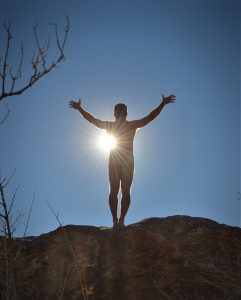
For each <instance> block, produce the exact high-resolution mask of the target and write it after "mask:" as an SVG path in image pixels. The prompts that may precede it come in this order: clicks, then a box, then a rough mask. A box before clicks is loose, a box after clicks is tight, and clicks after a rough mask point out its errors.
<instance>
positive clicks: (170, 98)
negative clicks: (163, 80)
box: [162, 95, 176, 105]
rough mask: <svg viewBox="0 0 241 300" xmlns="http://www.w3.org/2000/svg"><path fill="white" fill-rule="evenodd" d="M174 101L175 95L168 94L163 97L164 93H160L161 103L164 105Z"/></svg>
mask: <svg viewBox="0 0 241 300" xmlns="http://www.w3.org/2000/svg"><path fill="white" fill-rule="evenodd" d="M175 101H176V96H175V95H170V96H168V97H165V96H164V95H162V103H163V104H164V105H166V104H169V103H175Z"/></svg>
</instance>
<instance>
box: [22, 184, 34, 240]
mask: <svg viewBox="0 0 241 300" xmlns="http://www.w3.org/2000/svg"><path fill="white" fill-rule="evenodd" d="M35 194H36V189H34V193H33V198H32V201H31V205H30V209H29V212H28V217H27V222H26V224H25V228H24V233H23V236H24V237H25V236H26V233H27V229H28V225H29V220H30V216H31V214H32V210H33V204H34V201H35Z"/></svg>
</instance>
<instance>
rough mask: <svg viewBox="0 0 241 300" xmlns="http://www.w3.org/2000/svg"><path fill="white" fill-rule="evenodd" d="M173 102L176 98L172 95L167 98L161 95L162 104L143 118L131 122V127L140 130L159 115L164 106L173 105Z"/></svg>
mask: <svg viewBox="0 0 241 300" xmlns="http://www.w3.org/2000/svg"><path fill="white" fill-rule="evenodd" d="M175 100H176V96H174V95H170V96H168V97H164V95H162V102H161V103H160V104H159V105H158V106H157V107H156V108H155V109H154V110H153V111H151V112H150V113H149V114H148V115H147V116H145V117H144V118H142V119H139V120H135V121H132V123H133V125H134V126H135V127H136V128H141V127H144V126H146V125H147V124H148V123H150V122H151V121H153V120H154V119H155V118H156V117H157V116H158V115H159V114H160V112H161V111H162V109H163V108H164V106H165V105H167V104H169V103H175Z"/></svg>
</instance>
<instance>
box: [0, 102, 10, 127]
mask: <svg viewBox="0 0 241 300" xmlns="http://www.w3.org/2000/svg"><path fill="white" fill-rule="evenodd" d="M6 108H7V112H6V114H5V116H4V117H3V119H2V120H1V121H0V126H1V125H2V124H3V123H4V122H5V121H6V119H7V117H8V115H9V114H10V108H9V107H8V106H7V105H6Z"/></svg>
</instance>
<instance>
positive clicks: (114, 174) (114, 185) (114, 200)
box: [109, 164, 120, 226]
mask: <svg viewBox="0 0 241 300" xmlns="http://www.w3.org/2000/svg"><path fill="white" fill-rule="evenodd" d="M109 182H110V194H109V206H110V211H111V214H112V218H113V226H115V225H117V224H118V217H117V211H118V193H119V189H120V176H119V174H118V170H117V169H116V167H115V165H114V164H110V165H109Z"/></svg>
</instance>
